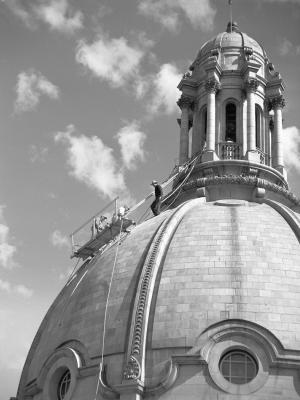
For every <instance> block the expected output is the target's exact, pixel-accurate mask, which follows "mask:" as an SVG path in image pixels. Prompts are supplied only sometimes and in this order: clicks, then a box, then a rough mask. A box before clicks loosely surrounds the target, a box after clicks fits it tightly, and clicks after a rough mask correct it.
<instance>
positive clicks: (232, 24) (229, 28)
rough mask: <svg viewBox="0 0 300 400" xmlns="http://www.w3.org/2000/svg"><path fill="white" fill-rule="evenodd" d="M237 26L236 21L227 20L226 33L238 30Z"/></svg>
mask: <svg viewBox="0 0 300 400" xmlns="http://www.w3.org/2000/svg"><path fill="white" fill-rule="evenodd" d="M239 31H240V30H239V26H238V24H237V22H235V21H233V22H231V21H230V22H228V24H227V29H226V32H227V33H232V32H239Z"/></svg>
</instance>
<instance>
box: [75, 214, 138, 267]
mask: <svg viewBox="0 0 300 400" xmlns="http://www.w3.org/2000/svg"><path fill="white" fill-rule="evenodd" d="M133 224H134V221H132V220H131V219H128V218H125V217H124V218H122V220H121V219H118V220H116V221H114V222H112V223H111V224H109V225H107V226H106V227H105V228H103V229H102V230H101V231H100V232H98V233H96V235H95V236H94V237H92V238H91V239H90V240H89V241H88V242H87V243H85V244H84V245H83V246H81V247H80V248H79V249H78V250H75V251H74V252H73V254H72V258H73V257H77V258H82V259H83V260H85V259H86V258H87V257H90V256H92V255H94V254H95V253H96V252H97V251H98V250H100V249H101V248H102V247H103V246H105V245H107V244H108V243H109V242H111V241H112V240H114V239H115V238H116V237H117V236H118V235H119V234H120V233H122V232H126V231H127V229H128V228H129V227H130V226H131V225H133Z"/></svg>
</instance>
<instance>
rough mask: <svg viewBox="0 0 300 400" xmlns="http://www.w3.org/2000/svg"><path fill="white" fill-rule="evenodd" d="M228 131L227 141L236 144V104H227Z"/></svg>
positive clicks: (226, 133)
mask: <svg viewBox="0 0 300 400" xmlns="http://www.w3.org/2000/svg"><path fill="white" fill-rule="evenodd" d="M225 112H226V129H225V140H226V141H231V142H236V105H235V104H234V103H228V104H226V110H225Z"/></svg>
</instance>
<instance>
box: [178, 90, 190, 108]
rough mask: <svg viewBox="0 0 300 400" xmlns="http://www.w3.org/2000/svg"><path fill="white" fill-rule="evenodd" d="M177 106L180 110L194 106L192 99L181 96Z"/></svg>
mask: <svg viewBox="0 0 300 400" xmlns="http://www.w3.org/2000/svg"><path fill="white" fill-rule="evenodd" d="M177 105H178V106H179V107H180V109H181V110H182V109H183V108H188V109H189V108H193V105H194V99H193V98H192V97H189V96H186V95H184V94H183V95H182V96H181V97H180V99H179V100H178V101H177Z"/></svg>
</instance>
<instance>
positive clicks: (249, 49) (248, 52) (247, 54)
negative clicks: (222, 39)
mask: <svg viewBox="0 0 300 400" xmlns="http://www.w3.org/2000/svg"><path fill="white" fill-rule="evenodd" d="M244 54H245V58H246V60H247V61H249V60H252V59H253V48H252V47H247V46H245V47H244Z"/></svg>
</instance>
